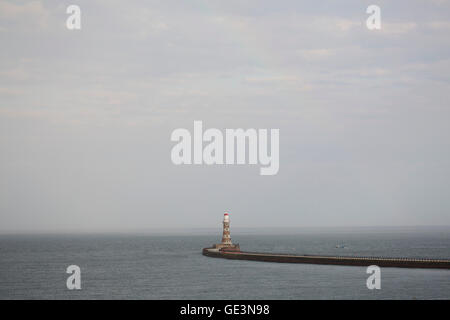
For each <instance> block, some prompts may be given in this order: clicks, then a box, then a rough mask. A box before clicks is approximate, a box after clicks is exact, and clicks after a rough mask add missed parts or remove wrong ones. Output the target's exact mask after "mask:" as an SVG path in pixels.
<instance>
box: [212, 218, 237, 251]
mask: <svg viewBox="0 0 450 320" xmlns="http://www.w3.org/2000/svg"><path fill="white" fill-rule="evenodd" d="M222 225H223V231H222V242H221V243H217V244H215V245H214V246H213V248H214V249H215V250H222V249H223V250H231V251H240V249H239V244H234V243H233V242H231V236H230V215H229V214H228V212H225V214H224V215H223V222H222Z"/></svg>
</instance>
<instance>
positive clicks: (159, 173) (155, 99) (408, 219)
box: [0, 0, 450, 232]
mask: <svg viewBox="0 0 450 320" xmlns="http://www.w3.org/2000/svg"><path fill="white" fill-rule="evenodd" d="M70 4H77V5H79V6H80V7H81V11H82V17H81V18H82V22H81V23H82V29H81V30H78V31H70V30H68V29H67V28H66V19H67V17H68V15H67V14H66V8H67V6H69V5H70ZM370 4H377V5H379V6H380V7H381V17H382V29H381V30H378V31H370V30H368V29H367V28H366V25H365V21H366V19H367V17H368V14H367V13H366V8H367V6H368V5H370ZM449 35H450V1H447V0H439V1H438V0H434V1H431V0H429V1H425V0H424V1H419V0H404V1H376V2H367V1H366V2H365V1H360V0H355V1H331V0H328V1H299V0H292V1H265V0H254V1H242V0H227V1H224V0H220V1H219V0H203V1H200V0H189V1H168V0H161V1H112V0H107V1H106V0H104V1H92V0H90V1H80V0H71V1H56V0H55V1H16V0H15V1H5V0H0V57H1V58H0V232H27V231H30V232H44V231H57V232H66V231H84V232H86V231H88V232H90V231H130V230H147V229H148V230H151V229H156V228H171V227H174V228H191V227H200V228H210V227H213V228H215V227H218V226H219V225H220V221H221V219H222V214H223V213H224V212H225V211H229V212H230V214H231V224H232V227H233V226H240V227H271V226H275V227H282V226H290V227H305V226H380V225H386V226H391V225H393V226H402V225H408V226H411V225H450V196H449V194H450V188H449V187H450V142H449V137H450V125H449V120H450V109H449V108H450V102H449V101H450V36H449ZM194 120H202V121H203V125H204V127H205V128H218V129H220V130H224V129H225V128H240V127H241V128H267V129H270V128H278V129H280V170H279V173H278V174H277V175H275V176H261V175H259V165H257V166H255V165H253V166H251V165H241V166H237V165H235V166H209V167H208V166H194V165H191V166H188V165H185V166H175V165H173V164H172V162H171V159H170V151H171V148H172V147H173V145H174V143H173V142H171V141H170V135H171V133H172V131H173V130H174V129H176V128H187V129H189V130H191V131H192V128H193V121H194Z"/></svg>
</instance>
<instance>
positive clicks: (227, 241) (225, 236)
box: [222, 212, 232, 245]
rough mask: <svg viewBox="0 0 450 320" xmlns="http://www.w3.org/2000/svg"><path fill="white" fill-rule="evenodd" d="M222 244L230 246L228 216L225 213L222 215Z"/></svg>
mask: <svg viewBox="0 0 450 320" xmlns="http://www.w3.org/2000/svg"><path fill="white" fill-rule="evenodd" d="M222 244H225V245H231V244H232V243H231V236H230V215H229V214H228V213H226V212H225V214H224V215H223V235H222Z"/></svg>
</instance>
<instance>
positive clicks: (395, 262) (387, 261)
mask: <svg viewBox="0 0 450 320" xmlns="http://www.w3.org/2000/svg"><path fill="white" fill-rule="evenodd" d="M203 255H205V256H208V257H213V258H223V259H233V260H252V261H265V262H279V263H309V264H328V265H345V266H370V265H377V266H379V267H395V268H433V269H450V260H446V259H413V258H383V257H343V256H341V257H339V256H318V255H317V256H316V255H289V254H275V253H258V252H244V251H238V252H236V251H228V252H227V251H226V250H217V249H216V250H211V248H204V249H203Z"/></svg>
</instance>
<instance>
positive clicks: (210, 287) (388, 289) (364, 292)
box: [0, 229, 450, 300]
mask: <svg viewBox="0 0 450 320" xmlns="http://www.w3.org/2000/svg"><path fill="white" fill-rule="evenodd" d="M232 239H233V242H238V243H239V244H240V246H241V250H243V251H260V252H272V253H293V254H329V255H342V256H349V255H357V256H384V257H426V258H446V259H450V232H449V230H448V229H437V230H416V229H412V230H410V229H408V230H401V231H399V230H391V229H387V230H378V229H377V230H372V229H361V230H357V231H355V230H352V231H351V232H350V231H345V230H338V231H336V230H331V231H330V230H328V231H320V230H319V231H318V230H309V231H305V232H295V233H294V232H292V233H290V232H286V231H283V232H281V233H280V234H277V233H276V232H268V233H264V232H262V233H259V232H258V231H257V230H256V231H252V232H238V233H235V234H233V233H232ZM219 240H220V235H218V234H217V233H208V232H206V233H203V234H201V232H200V234H195V233H194V234H192V233H187V234H147V233H139V234H117V233H111V234H83V235H81V234H78V235H61V234H59V235H50V234H48V235H45V234H40V235H12V234H10V235H0V299H188V300H197V299H200V300H202V299H244V300H245V299H449V298H450V270H437V269H403V268H381V274H380V279H381V288H380V289H368V287H367V284H366V283H367V279H368V277H369V276H370V274H368V273H367V268H365V267H355V266H328V265H310V264H290V263H271V262H257V261H240V260H227V259H218V258H210V257H205V256H203V255H202V254H201V252H202V248H204V247H209V246H211V245H212V244H213V243H216V242H219ZM70 265H76V266H78V267H79V268H80V281H81V289H80V290H69V289H68V288H67V285H66V282H67V279H68V277H69V276H71V274H68V273H66V271H67V267H68V266H70Z"/></svg>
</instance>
